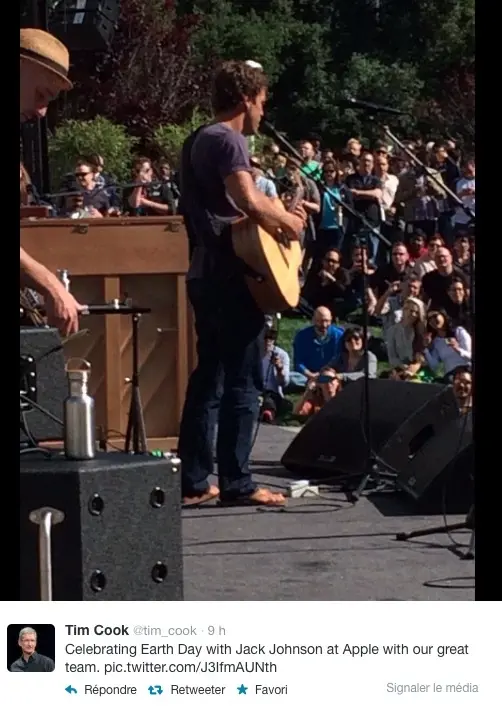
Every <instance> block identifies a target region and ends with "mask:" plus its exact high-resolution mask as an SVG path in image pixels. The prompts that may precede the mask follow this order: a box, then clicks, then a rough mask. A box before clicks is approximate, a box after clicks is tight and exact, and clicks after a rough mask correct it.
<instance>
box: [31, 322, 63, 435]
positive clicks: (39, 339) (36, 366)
mask: <svg viewBox="0 0 502 713" xmlns="http://www.w3.org/2000/svg"><path fill="white" fill-rule="evenodd" d="M19 349H20V355H19V356H20V383H19V390H20V392H21V394H22V393H23V392H25V394H26V396H28V398H29V399H30V400H31V401H34V402H35V403H37V404H38V405H39V406H41V407H42V408H43V409H44V410H45V411H48V412H49V413H51V414H52V415H53V416H55V417H56V418H58V419H59V420H60V421H62V420H63V402H64V400H65V398H66V397H67V396H68V386H67V381H66V371H65V361H64V354H63V344H62V342H61V337H60V336H59V332H58V330H57V329H49V328H47V327H21V329H20V330H19ZM21 418H22V419H24V420H25V422H26V426H27V428H28V431H29V433H30V434H31V436H33V438H34V439H35V441H38V442H40V441H60V440H62V439H63V427H62V426H60V425H58V424H57V423H56V422H55V421H53V420H52V419H51V418H49V416H46V415H45V414H43V413H41V412H40V411H38V410H37V409H36V408H34V407H33V406H30V405H29V404H26V402H25V403H24V404H23V401H22V399H21ZM19 438H20V442H21V443H24V442H26V440H27V436H26V434H25V433H24V431H23V429H22V428H21V431H20V436H19Z"/></svg>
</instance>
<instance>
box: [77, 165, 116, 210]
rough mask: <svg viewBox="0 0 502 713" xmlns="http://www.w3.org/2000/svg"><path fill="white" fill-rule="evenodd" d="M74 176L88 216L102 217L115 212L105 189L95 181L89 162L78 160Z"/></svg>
mask: <svg viewBox="0 0 502 713" xmlns="http://www.w3.org/2000/svg"><path fill="white" fill-rule="evenodd" d="M75 178H76V181H77V191H79V192H80V193H81V194H82V196H83V208H84V209H85V211H86V213H87V216H88V217H91V218H102V217H103V216H106V215H113V214H115V213H116V210H115V209H114V208H112V206H111V204H110V198H109V196H108V194H107V192H106V190H105V189H104V188H103V186H102V185H101V186H100V185H98V184H97V183H96V179H95V171H94V168H93V167H92V166H91V165H90V163H86V162H85V161H78V163H77V165H76V167H75Z"/></svg>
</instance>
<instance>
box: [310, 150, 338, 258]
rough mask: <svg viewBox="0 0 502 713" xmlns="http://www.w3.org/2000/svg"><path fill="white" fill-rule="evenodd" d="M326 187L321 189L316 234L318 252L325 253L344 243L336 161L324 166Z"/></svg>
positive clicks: (318, 254) (328, 162)
mask: <svg viewBox="0 0 502 713" xmlns="http://www.w3.org/2000/svg"><path fill="white" fill-rule="evenodd" d="M322 174H323V175H322V178H323V181H324V185H325V187H323V188H322V189H321V215H320V219H319V226H318V228H317V236H316V254H317V256H318V257H321V256H322V255H325V254H326V253H327V252H328V250H331V249H335V250H339V249H341V247H342V243H343V215H342V213H341V210H340V205H339V203H337V200H336V199H338V200H340V199H341V198H342V186H341V185H340V180H339V167H338V163H336V162H335V161H333V160H331V161H326V163H324V165H323V167H322Z"/></svg>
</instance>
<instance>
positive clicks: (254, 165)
mask: <svg viewBox="0 0 502 713" xmlns="http://www.w3.org/2000/svg"><path fill="white" fill-rule="evenodd" d="M249 163H250V164H251V175H252V176H253V179H254V182H255V185H256V187H257V189H258V190H259V191H261V192H262V193H264V194H265V195H266V196H267V197H268V198H277V197H278V196H277V188H276V187H275V183H274V182H273V181H272V179H271V178H268V177H267V176H265V174H264V172H263V170H262V167H261V161H260V158H259V157H258V156H251V158H250V159H249Z"/></svg>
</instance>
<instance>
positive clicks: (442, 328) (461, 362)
mask: <svg viewBox="0 0 502 713" xmlns="http://www.w3.org/2000/svg"><path fill="white" fill-rule="evenodd" d="M424 341H425V345H426V349H425V352H424V356H425V360H426V362H427V364H428V366H429V368H430V369H431V370H432V371H433V372H435V373H436V372H437V369H438V367H439V366H440V364H442V365H443V369H444V381H445V382H447V383H450V382H451V381H452V379H453V376H454V374H455V371H456V369H458V367H460V366H463V367H469V368H470V367H471V360H472V340H471V336H470V334H469V332H467V331H466V330H465V329H464V328H463V327H453V326H452V325H451V322H450V320H449V318H448V315H447V314H446V312H445V311H444V310H431V311H430V312H429V314H428V315H427V333H426V335H425V339H424Z"/></svg>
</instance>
